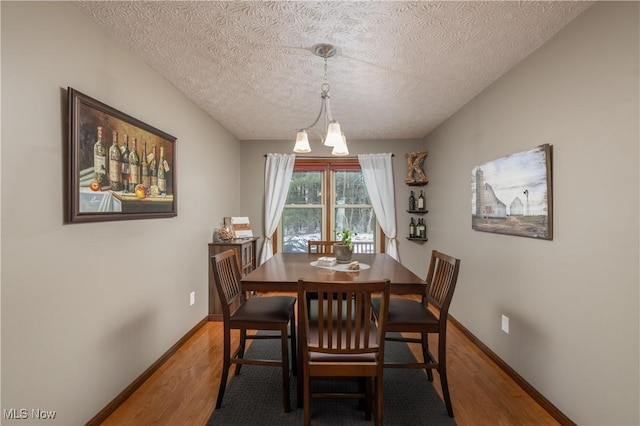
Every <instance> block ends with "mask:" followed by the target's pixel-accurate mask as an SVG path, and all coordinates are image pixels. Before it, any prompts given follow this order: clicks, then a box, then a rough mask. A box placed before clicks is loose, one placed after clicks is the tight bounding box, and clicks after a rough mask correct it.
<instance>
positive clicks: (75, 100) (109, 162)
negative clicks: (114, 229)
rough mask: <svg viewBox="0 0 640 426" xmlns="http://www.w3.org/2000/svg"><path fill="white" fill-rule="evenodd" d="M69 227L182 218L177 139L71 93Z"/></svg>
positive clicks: (94, 101)
mask: <svg viewBox="0 0 640 426" xmlns="http://www.w3.org/2000/svg"><path fill="white" fill-rule="evenodd" d="M68 125H69V127H68V136H69V138H68V139H69V143H68V144H67V147H66V148H67V152H66V153H65V154H66V155H65V157H66V160H67V161H66V165H65V178H66V180H67V182H66V187H67V188H66V191H65V192H66V194H65V195H66V198H67V200H66V202H65V208H66V210H67V211H65V222H66V223H78V222H97V221H108V220H129V219H151V218H164V217H173V216H176V215H177V195H176V189H177V186H176V170H175V168H176V147H175V144H176V138H175V137H173V136H171V135H169V134H167V133H165V132H163V131H161V130H158V129H156V128H154V127H152V126H150V125H148V124H145V123H143V122H141V121H140V120H137V119H135V118H133V117H131V116H130V115H127V114H125V113H123V112H121V111H118V110H116V109H114V108H112V107H110V106H108V105H106V104H104V103H102V102H100V101H98V100H96V99H93V98H91V97H89V96H87V95H84V94H82V93H80V92H78V91H77V90H74V89H72V88H71V87H69V88H68Z"/></svg>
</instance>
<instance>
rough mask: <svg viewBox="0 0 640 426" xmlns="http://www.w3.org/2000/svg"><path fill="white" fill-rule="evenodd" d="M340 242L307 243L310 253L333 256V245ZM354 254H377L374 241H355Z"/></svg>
mask: <svg viewBox="0 0 640 426" xmlns="http://www.w3.org/2000/svg"><path fill="white" fill-rule="evenodd" d="M337 243H340V241H307V252H308V253H319V254H333V245H334V244H337ZM353 252H354V253H375V252H376V248H375V243H374V242H373V241H354V242H353Z"/></svg>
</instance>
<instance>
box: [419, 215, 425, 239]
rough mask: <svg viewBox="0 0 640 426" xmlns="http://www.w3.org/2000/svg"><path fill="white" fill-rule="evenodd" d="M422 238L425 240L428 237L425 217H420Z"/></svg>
mask: <svg viewBox="0 0 640 426" xmlns="http://www.w3.org/2000/svg"><path fill="white" fill-rule="evenodd" d="M420 238H422V239H423V240H424V239H425V238H427V226H426V225H425V224H424V219H420Z"/></svg>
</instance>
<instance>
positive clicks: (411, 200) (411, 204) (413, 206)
mask: <svg viewBox="0 0 640 426" xmlns="http://www.w3.org/2000/svg"><path fill="white" fill-rule="evenodd" d="M415 209H416V197H414V195H413V191H411V195H409V211H413V210H415Z"/></svg>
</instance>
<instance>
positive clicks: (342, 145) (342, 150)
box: [331, 135, 349, 156]
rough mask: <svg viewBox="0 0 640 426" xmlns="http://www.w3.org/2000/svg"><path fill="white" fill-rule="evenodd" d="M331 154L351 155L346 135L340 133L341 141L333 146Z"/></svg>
mask: <svg viewBox="0 0 640 426" xmlns="http://www.w3.org/2000/svg"><path fill="white" fill-rule="evenodd" d="M331 155H336V156H341V155H349V148H347V138H346V137H345V136H344V135H340V142H339V143H337V144H335V145H334V146H333V151H331Z"/></svg>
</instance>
